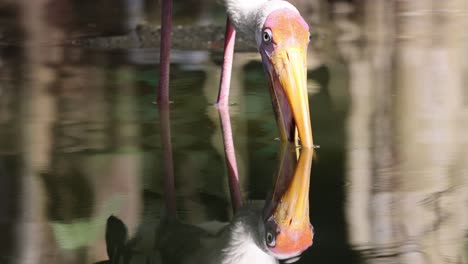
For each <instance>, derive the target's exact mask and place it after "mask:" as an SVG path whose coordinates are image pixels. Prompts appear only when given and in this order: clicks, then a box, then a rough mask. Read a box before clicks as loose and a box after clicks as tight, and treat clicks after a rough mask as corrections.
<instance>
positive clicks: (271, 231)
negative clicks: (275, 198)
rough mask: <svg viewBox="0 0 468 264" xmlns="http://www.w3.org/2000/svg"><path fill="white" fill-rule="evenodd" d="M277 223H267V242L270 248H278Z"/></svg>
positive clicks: (270, 221)
mask: <svg viewBox="0 0 468 264" xmlns="http://www.w3.org/2000/svg"><path fill="white" fill-rule="evenodd" d="M276 227H277V225H276V223H275V221H272V220H271V219H270V220H268V221H267V222H266V223H265V242H266V244H267V246H269V247H275V246H276V234H277V232H276Z"/></svg>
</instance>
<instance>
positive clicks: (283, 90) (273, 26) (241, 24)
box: [158, 0, 313, 148]
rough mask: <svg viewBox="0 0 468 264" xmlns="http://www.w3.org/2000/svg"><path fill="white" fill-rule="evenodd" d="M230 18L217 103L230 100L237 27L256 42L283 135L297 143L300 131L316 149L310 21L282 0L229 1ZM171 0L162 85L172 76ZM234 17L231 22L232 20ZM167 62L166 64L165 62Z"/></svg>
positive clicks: (166, 4) (166, 1)
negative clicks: (309, 62) (309, 82)
mask: <svg viewBox="0 0 468 264" xmlns="http://www.w3.org/2000/svg"><path fill="white" fill-rule="evenodd" d="M224 2H225V5H226V9H227V13H228V16H229V18H228V22H227V27H226V36H225V52H224V56H223V67H222V73H221V81H220V89H219V95H218V100H217V105H218V107H226V106H227V105H228V100H229V84H230V78H231V69H232V59H233V52H234V41H235V34H236V31H238V32H239V33H240V34H244V35H245V37H246V38H247V39H249V40H250V41H251V42H252V43H255V45H256V47H257V49H258V51H259V52H260V55H261V57H262V63H263V67H264V70H265V73H266V75H267V79H268V81H269V88H270V94H271V99H272V104H273V109H274V112H275V116H276V120H277V124H278V127H279V130H280V136H281V139H282V140H283V141H289V142H293V141H295V140H296V139H297V135H296V128H297V133H298V136H299V138H300V143H301V145H302V147H306V148H313V140H312V129H311V124H310V116H309V100H308V92H307V65H306V58H307V46H308V43H309V40H310V33H309V26H308V25H307V23H306V22H305V21H304V19H303V18H302V17H301V15H300V14H299V11H298V10H297V9H296V8H295V7H294V6H293V5H292V4H290V3H289V2H287V1H283V0H225V1H224ZM171 14H172V1H171V0H163V7H162V30H161V31H162V37H161V65H162V67H161V69H160V75H161V78H160V85H159V87H166V86H167V85H164V84H165V83H167V82H168V78H169V63H168V62H169V51H170V45H171V42H170V41H171V40H170V39H171V38H170V32H171ZM231 22H232V25H233V26H234V28H235V30H234V28H233V26H232V25H231ZM166 62H167V63H166ZM158 102H159V103H160V104H167V103H168V102H169V95H168V91H167V89H160V90H159V96H158Z"/></svg>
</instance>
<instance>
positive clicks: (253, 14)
mask: <svg viewBox="0 0 468 264" xmlns="http://www.w3.org/2000/svg"><path fill="white" fill-rule="evenodd" d="M225 4H226V9H227V13H228V15H229V19H230V20H231V22H232V24H233V25H234V27H235V28H236V30H237V31H238V32H240V33H241V34H245V36H246V37H247V38H248V39H250V40H251V41H255V43H256V44H257V47H258V46H259V45H260V43H261V41H262V37H261V36H262V35H261V33H262V28H263V24H264V23H265V20H266V18H267V17H268V15H269V14H271V12H273V11H275V10H278V9H282V8H288V9H291V10H294V11H296V12H297V13H299V11H298V10H297V9H296V7H294V6H293V5H292V4H291V3H289V2H287V1H283V0H225Z"/></svg>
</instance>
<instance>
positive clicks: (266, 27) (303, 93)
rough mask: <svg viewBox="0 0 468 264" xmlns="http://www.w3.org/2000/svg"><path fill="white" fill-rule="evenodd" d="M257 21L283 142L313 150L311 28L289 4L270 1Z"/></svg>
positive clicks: (256, 32)
mask: <svg viewBox="0 0 468 264" xmlns="http://www.w3.org/2000/svg"><path fill="white" fill-rule="evenodd" d="M266 5H267V6H265V8H263V9H262V10H263V11H262V12H263V13H262V15H261V16H260V17H259V19H258V20H257V29H256V30H255V34H256V36H255V39H256V42H257V46H258V50H259V51H260V54H261V56H262V62H263V66H264V69H265V71H266V73H267V75H268V79H269V84H270V93H271V96H272V102H273V108H274V110H275V115H276V119H277V123H278V126H279V130H280V134H281V137H282V138H283V139H287V140H288V141H290V142H292V141H294V137H295V129H296V127H297V131H298V133H299V138H300V140H301V145H302V146H303V147H313V140H312V129H311V124H310V116H309V100H308V93H307V64H306V59H307V46H308V44H309V39H310V34H309V26H308V25H307V23H306V22H305V21H304V19H303V18H302V17H301V15H300V14H299V12H298V11H297V10H296V9H295V8H294V7H293V6H292V5H291V4H289V3H287V2H286V1H268V2H267V4H266Z"/></svg>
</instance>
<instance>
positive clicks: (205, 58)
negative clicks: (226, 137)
mask: <svg viewBox="0 0 468 264" xmlns="http://www.w3.org/2000/svg"><path fill="white" fill-rule="evenodd" d="M291 2H294V4H295V5H296V6H297V7H298V9H299V10H300V11H301V13H302V14H303V16H304V17H305V18H306V20H307V21H308V23H309V24H310V26H311V29H312V31H313V33H314V34H313V35H314V38H313V40H312V41H311V45H310V47H309V54H308V76H309V80H308V88H309V99H310V108H311V118H312V127H313V131H314V140H315V142H316V144H318V145H320V148H319V149H318V150H317V159H316V160H314V165H313V168H312V175H311V190H310V217H311V223H312V224H313V225H314V227H315V232H316V235H315V239H314V245H313V246H312V248H310V249H309V250H308V251H306V252H305V253H304V256H303V257H302V258H301V262H300V263H408V264H409V263H411V264H413V263H435V264H441V263H468V260H467V258H468V236H467V235H468V232H467V231H468V219H467V218H468V216H467V213H468V210H467V206H468V190H467V187H468V185H467V179H468V133H467V131H468V87H467V85H468V79H467V76H468V59H467V58H468V42H467V34H468V31H467V29H468V20H467V19H468V1H466V0H446V1H438V0H411V1H407V0H394V1H389V0H355V1H325V0H295V1H291ZM159 19H160V0H159V1H156V0H92V1H91V0H16V1H15V0H0V233H1V234H2V235H1V236H0V263H25V264H26V263H28V264H29V263H94V262H98V261H102V260H106V259H107V254H106V245H105V240H104V231H105V221H106V219H107V217H108V216H109V215H110V214H114V215H117V216H119V217H120V218H121V219H122V220H123V221H124V222H125V223H126V225H127V226H128V228H129V232H130V235H135V234H138V233H139V232H137V231H138V230H142V229H143V230H152V229H151V228H154V227H155V226H156V225H157V219H159V217H160V214H161V213H160V212H161V208H162V204H163V202H162V199H163V194H162V192H163V190H162V173H163V172H162V150H161V143H160V130H161V129H160V123H159V114H158V111H157V107H156V106H155V105H154V104H153V102H154V101H155V97H156V89H157V82H158V61H159V58H158V56H159V55H158V54H159V51H158V42H159V37H158V35H157V33H158V26H159V23H160V22H159ZM225 19H226V15H225V11H224V7H223V6H222V3H221V1H216V0H200V1H199V0H177V1H174V18H173V25H174V36H173V39H174V40H173V42H174V43H173V45H174V47H176V48H175V49H174V50H173V51H172V54H171V60H172V64H171V88H170V89H171V90H170V93H171V101H172V104H171V129H172V144H173V151H174V172H175V179H176V191H177V206H178V215H179V218H180V219H181V220H182V221H184V222H186V223H192V224H197V223H202V222H206V221H213V220H218V221H228V220H229V219H230V218H231V217H232V212H231V211H232V210H231V206H230V200H229V191H228V185H227V180H226V179H227V177H226V169H225V164H224V154H223V145H222V139H221V131H220V125H219V119H218V114H217V112H216V109H215V108H214V107H213V105H212V104H213V102H214V101H215V99H216V95H217V88H218V82H219V74H220V57H221V54H222V53H221V47H222V33H223V26H224V24H225ZM185 29H189V30H185ZM148 32H149V33H148ZM240 37H241V36H240ZM239 49H242V51H241V52H239V53H236V55H235V60H234V67H233V79H232V84H231V87H232V88H231V102H232V103H233V105H232V106H231V107H230V112H231V121H232V126H233V133H234V142H235V145H236V151H237V161H238V166H239V172H240V179H241V189H242V194H243V196H244V198H245V199H248V200H260V199H264V198H265V196H266V194H267V192H268V191H269V190H270V189H271V186H272V183H273V180H274V171H275V169H276V165H277V155H278V151H279V143H278V141H277V139H276V138H277V137H278V135H277V129H276V124H275V121H274V117H273V112H272V109H271V102H270V96H269V94H268V88H267V83H266V81H265V77H264V75H263V69H262V66H261V64H260V57H259V55H258V54H257V53H256V52H255V49H254V48H252V47H249V46H248V45H247V46H246V47H244V48H242V46H241V45H240V46H239ZM145 228H146V229H145ZM150 235H151V234H150ZM145 239H147V240H151V238H147V237H144V238H143V240H145ZM148 243H149V244H150V243H151V241H149V242H148ZM142 263H144V262H142Z"/></svg>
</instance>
